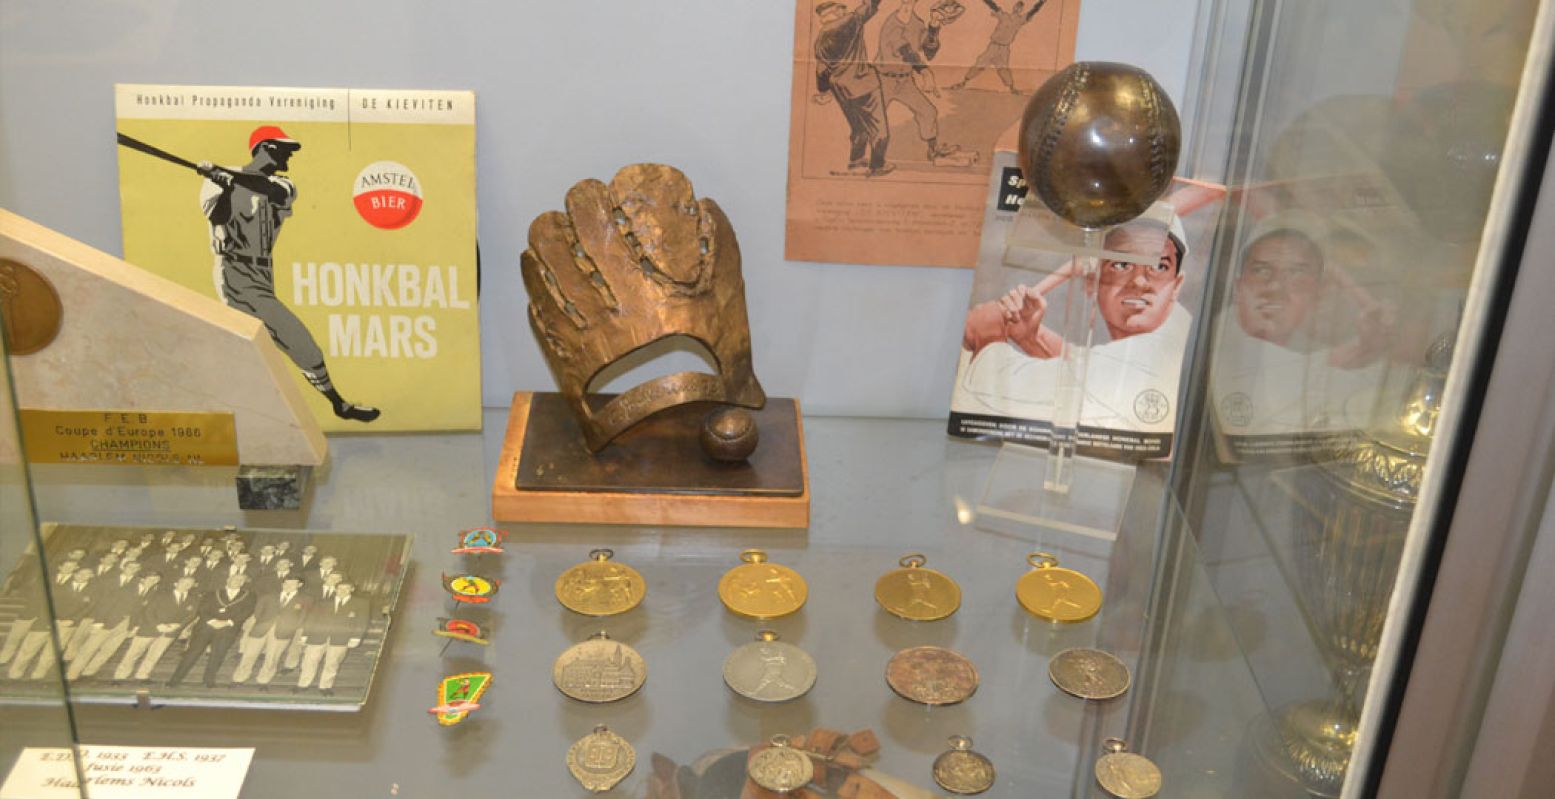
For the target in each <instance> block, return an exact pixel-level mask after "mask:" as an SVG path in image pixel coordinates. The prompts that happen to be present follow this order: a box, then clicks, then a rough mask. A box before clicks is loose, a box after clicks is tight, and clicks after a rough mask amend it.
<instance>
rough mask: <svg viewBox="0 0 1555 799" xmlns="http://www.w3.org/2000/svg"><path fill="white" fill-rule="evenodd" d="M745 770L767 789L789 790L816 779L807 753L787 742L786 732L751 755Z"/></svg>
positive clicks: (753, 779)
mask: <svg viewBox="0 0 1555 799" xmlns="http://www.w3.org/2000/svg"><path fill="white" fill-rule="evenodd" d="M745 773H746V775H748V776H749V777H750V778H751V782H754V783H756V784H757V785H759V786H761V787H763V788H766V789H767V790H769V791H776V792H778V793H788V792H789V791H793V790H796V789H798V788H803V787H804V786H806V785H809V784H810V780H812V779H815V764H814V763H811V762H810V756H809V755H807V754H805V753H804V752H801V751H799V750H798V749H795V748H794V747H792V746H789V745H788V736H787V735H774V736H772V745H771V746H769V747H767V748H766V749H763V750H761V751H760V752H757V753H756V754H754V755H751V759H750V762H748V763H747V764H746V765H745Z"/></svg>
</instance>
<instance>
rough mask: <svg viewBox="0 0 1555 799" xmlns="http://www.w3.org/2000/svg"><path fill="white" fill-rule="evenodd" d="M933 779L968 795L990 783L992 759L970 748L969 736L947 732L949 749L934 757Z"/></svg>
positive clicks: (945, 787)
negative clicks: (950, 734) (948, 733)
mask: <svg viewBox="0 0 1555 799" xmlns="http://www.w3.org/2000/svg"><path fill="white" fill-rule="evenodd" d="M933 773H934V782H936V783H938V784H939V787H941V788H944V789H945V790H947V791H950V792H951V793H958V794H962V795H969V794H974V793H982V792H983V791H986V790H988V789H989V788H992V787H993V781H994V770H993V762H992V761H990V760H989V759H988V758H986V757H984V756H983V755H982V753H981V752H974V751H972V739H971V738H968V737H966V736H965V735H952V736H950V749H949V750H948V751H946V752H945V753H944V754H941V755H940V756H939V757H936V758H934V769H933Z"/></svg>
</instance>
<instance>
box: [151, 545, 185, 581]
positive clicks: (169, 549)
mask: <svg viewBox="0 0 1555 799" xmlns="http://www.w3.org/2000/svg"><path fill="white" fill-rule="evenodd" d="M183 552H184V544H183V542H182V541H178V540H173V541H169V542H167V544H165V545H163V546H162V547H161V548H160V549H159V550H158V551H157V553H156V554H154V555H151V556H150V557H147V556H145V555H142V556H141V558H142V560H141V562H142V563H144V564H145V569H146V570H147V571H155V572H157V573H158V574H160V575H162V581H163V582H164V583H166V584H168V585H171V584H172V582H173V578H174V577H176V576H177V575H178V572H180V571H182V570H183V568H184V555H183Z"/></svg>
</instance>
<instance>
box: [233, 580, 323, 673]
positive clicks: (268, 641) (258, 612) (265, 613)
mask: <svg viewBox="0 0 1555 799" xmlns="http://www.w3.org/2000/svg"><path fill="white" fill-rule="evenodd" d="M312 606H313V601H312V600H311V599H309V598H308V597H306V596H304V595H303V593H302V578H300V577H298V576H296V575H294V574H288V575H286V577H284V578H283V579H282V580H281V587H280V588H279V589H277V590H276V592H275V593H266V594H261V595H260V596H259V601H258V603H257V604H256V605H255V606H254V615H253V617H252V618H250V619H249V621H248V624H246V625H244V626H245V627H246V628H247V629H246V630H245V635H244V636H243V638H242V639H241V640H239V641H238V653H239V654H241V655H242V658H241V659H240V660H239V661H238V668H237V670H236V671H234V672H233V673H232V681H233V682H238V683H240V682H248V677H249V675H250V674H252V673H253V670H254V664H255V663H256V662H258V660H259V656H260V655H261V654H262V655H264V658H265V662H264V665H262V666H260V668H259V685H260V686H261V690H263V687H264V686H268V685H269V684H270V681H271V680H273V679H275V672H276V671H277V670H278V669H280V667H281V655H282V653H284V652H285V651H286V647H287V646H288V645H289V644H291V642H292V639H293V638H295V637H296V636H297V633H298V632H299V631H301V630H302V622H303V619H304V618H306V617H307V615H308V609H309V608H311V607H312Z"/></svg>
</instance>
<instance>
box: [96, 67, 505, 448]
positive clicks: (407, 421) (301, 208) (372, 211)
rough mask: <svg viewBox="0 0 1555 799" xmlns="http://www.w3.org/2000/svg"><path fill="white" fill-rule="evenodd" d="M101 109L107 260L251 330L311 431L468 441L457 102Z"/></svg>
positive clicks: (469, 124) (464, 218) (307, 101)
mask: <svg viewBox="0 0 1555 799" xmlns="http://www.w3.org/2000/svg"><path fill="white" fill-rule="evenodd" d="M115 102H116V111H117V114H116V115H117V118H118V121H117V128H118V130H117V134H118V136H117V139H118V145H119V147H118V151H119V193H120V203H121V210H122V214H123V222H124V225H123V227H124V258H125V260H127V261H129V262H131V263H134V264H135V265H137V266H140V267H142V268H145V269H149V270H151V271H152V272H155V273H157V274H160V275H162V276H164V277H167V278H169V279H172V280H174V281H176V282H178V283H181V284H183V285H184V286H187V287H189V288H191V289H194V290H196V291H200V292H203V293H206V294H209V295H210V296H213V297H216V298H219V299H220V300H221V301H222V302H224V303H226V304H227V305H228V306H229V307H231V308H234V309H237V310H239V311H242V312H243V313H246V314H249V315H251V316H253V317H255V318H257V319H259V320H260V321H261V322H263V323H264V325H265V328H266V329H267V330H268V331H269V333H270V336H271V338H272V340H273V341H274V342H275V344H276V346H277V347H279V348H280V350H281V352H282V353H283V354H284V355H286V357H287V358H289V359H290V360H291V362H292V363H293V364H294V365H295V367H296V376H297V380H299V381H301V384H302V385H303V386H304V390H305V394H306V395H307V397H308V401H309V404H310V407H312V408H313V410H314V412H315V413H316V414H317V416H318V419H319V421H320V424H321V425H322V426H323V428H324V429H325V430H326V431H329V432H396V431H417V430H478V429H479V428H480V424H481V416H480V410H481V401H480V400H481V397H480V388H481V385H480V326H479V315H478V310H477V307H478V305H477V300H476V291H477V286H478V283H479V277H478V274H477V261H476V245H475V237H476V210H475V95H474V93H473V92H466V91H420V90H405V91H398V90H382V89H370V90H361V89H281V88H258V87H227V86H149V85H128V84H122V85H119V86H117V87H116V96H115ZM170 357H176V355H173V356H170Z"/></svg>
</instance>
